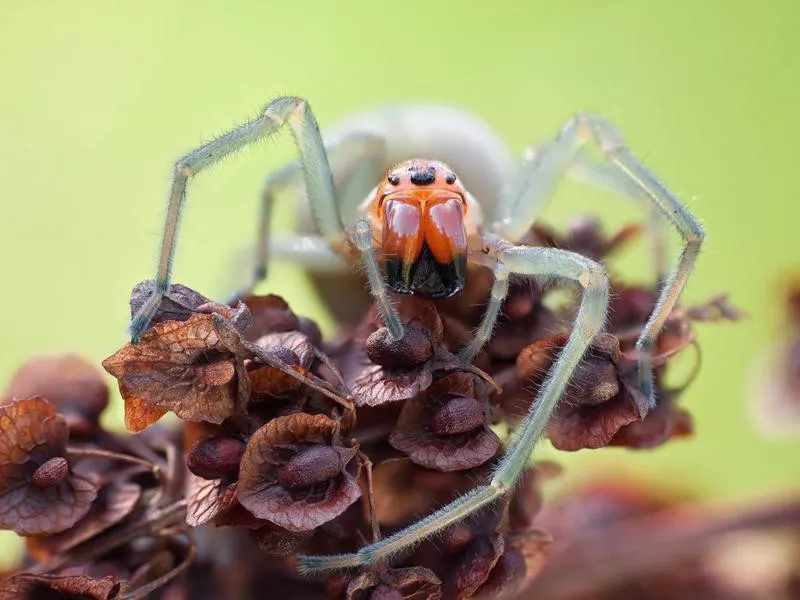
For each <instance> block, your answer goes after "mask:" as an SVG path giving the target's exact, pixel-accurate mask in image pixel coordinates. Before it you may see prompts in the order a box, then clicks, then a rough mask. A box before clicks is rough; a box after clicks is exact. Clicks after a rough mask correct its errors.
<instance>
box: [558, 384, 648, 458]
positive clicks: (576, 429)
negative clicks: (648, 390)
mask: <svg viewBox="0 0 800 600" xmlns="http://www.w3.org/2000/svg"><path fill="white" fill-rule="evenodd" d="M646 412H647V400H646V399H645V398H643V397H642V396H641V394H639V393H638V392H637V391H634V390H627V389H625V388H623V391H622V392H621V393H620V394H618V395H617V396H616V397H614V398H613V399H612V400H609V401H608V402H604V403H603V404H599V405H595V406H592V405H574V406H570V405H566V404H564V405H562V407H560V408H559V409H558V411H557V413H556V416H555V417H554V418H553V419H552V421H551V422H550V424H549V425H548V426H547V436H548V437H549V438H550V441H551V442H552V444H553V446H554V447H555V448H557V449H559V450H565V451H569V452H573V451H576V450H582V449H584V448H602V447H603V446H606V445H608V443H609V442H610V441H611V439H612V438H613V437H614V436H615V435H616V434H617V432H618V431H619V430H620V429H622V428H623V427H624V426H625V425H629V424H631V423H634V422H636V421H639V420H641V419H642V418H643V416H644V415H645V414H646Z"/></svg>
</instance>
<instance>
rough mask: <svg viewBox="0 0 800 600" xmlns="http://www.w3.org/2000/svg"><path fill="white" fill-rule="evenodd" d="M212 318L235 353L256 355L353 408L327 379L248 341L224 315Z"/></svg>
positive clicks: (221, 336)
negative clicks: (308, 373)
mask: <svg viewBox="0 0 800 600" xmlns="http://www.w3.org/2000/svg"><path fill="white" fill-rule="evenodd" d="M212 318H213V321H214V327H215V329H216V330H217V334H218V335H219V336H220V339H221V340H222V341H223V343H224V344H225V345H226V346H228V348H229V349H230V350H231V352H233V353H234V354H239V355H243V356H245V357H247V358H250V357H255V358H257V359H258V360H260V361H261V362H263V363H264V364H266V365H269V366H270V367H272V368H274V369H277V370H279V371H281V372H283V373H286V374H287V375H289V376H290V377H293V378H295V379H297V380H298V381H299V382H301V383H303V384H305V385H306V386H308V387H310V388H311V389H312V390H316V391H317V392H319V393H320V394H323V395H324V396H327V397H328V398H330V399H331V400H333V401H334V402H336V403H337V404H340V405H341V406H343V407H344V408H346V409H347V410H350V411H352V410H353V404H352V402H349V401H348V400H346V399H344V398H342V397H341V396H339V395H338V394H337V393H336V392H334V391H333V390H330V389H329V388H328V387H327V385H328V384H327V382H326V381H324V380H322V379H318V378H316V377H309V376H307V375H305V374H303V373H300V372H298V371H296V370H295V369H293V368H292V366H291V365H289V364H288V363H286V362H284V361H282V360H280V359H279V358H278V357H276V356H275V355H274V354H270V353H269V352H267V351H266V350H264V349H263V348H261V347H259V346H257V345H256V344H254V343H253V342H248V341H247V340H245V339H244V338H243V337H242V335H241V333H239V331H237V330H236V328H235V327H234V326H233V324H231V322H230V321H229V320H228V319H226V318H225V317H223V316H222V315H219V314H216V313H215V314H213V315H212ZM248 355H249V356H248Z"/></svg>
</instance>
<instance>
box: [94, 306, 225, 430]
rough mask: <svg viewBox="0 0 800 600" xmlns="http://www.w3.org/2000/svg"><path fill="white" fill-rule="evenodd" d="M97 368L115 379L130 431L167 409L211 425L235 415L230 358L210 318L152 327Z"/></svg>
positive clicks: (147, 422) (169, 322)
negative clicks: (136, 342)
mask: <svg viewBox="0 0 800 600" xmlns="http://www.w3.org/2000/svg"><path fill="white" fill-rule="evenodd" d="M103 366H104V367H105V369H106V370H107V371H108V372H109V373H111V374H112V375H114V376H115V377H116V378H117V379H118V380H119V387H120V392H121V393H122V396H123V398H124V399H125V405H126V424H127V425H128V426H129V428H130V429H133V430H134V431H138V430H141V429H143V428H144V427H146V426H147V425H149V424H150V423H152V422H153V419H154V418H155V417H156V416H160V415H159V412H160V413H161V414H164V412H165V411H168V410H171V411H173V412H174V413H175V414H176V415H177V416H178V417H180V418H181V419H184V420H187V421H206V422H209V423H214V424H219V423H222V421H224V420H225V419H226V418H228V417H230V416H232V415H233V414H234V413H235V411H236V399H237V386H236V382H235V381H234V373H235V368H234V367H235V360H234V358H233V357H232V355H231V353H230V352H228V350H227V349H226V348H225V346H224V345H223V344H222V343H221V342H220V339H219V337H218V335H217V334H216V332H215V330H214V327H213V325H212V316H211V315H205V314H194V315H192V316H191V317H190V318H189V319H188V320H187V321H184V322H177V321H168V322H165V323H161V324H159V325H156V326H154V327H152V328H150V329H149V330H147V331H146V332H145V333H144V334H143V335H142V339H141V341H140V343H139V344H136V345H133V344H127V345H126V346H125V347H123V348H122V349H121V350H119V351H118V352H117V353H116V354H114V355H113V356H111V357H109V358H107V359H106V360H105V361H103Z"/></svg>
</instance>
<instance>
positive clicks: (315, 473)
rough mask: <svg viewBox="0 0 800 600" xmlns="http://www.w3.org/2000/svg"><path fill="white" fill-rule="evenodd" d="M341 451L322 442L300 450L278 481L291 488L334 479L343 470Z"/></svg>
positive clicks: (286, 466)
mask: <svg viewBox="0 0 800 600" xmlns="http://www.w3.org/2000/svg"><path fill="white" fill-rule="evenodd" d="M343 467H344V465H343V464H342V458H341V456H340V455H339V453H338V452H337V451H336V450H335V449H333V448H331V447H330V446H325V445H322V444H315V445H313V446H308V447H307V448H304V449H302V450H300V451H299V452H298V453H297V454H295V455H294V456H293V457H292V458H291V460H289V462H287V463H286V464H285V465H284V466H283V467H282V468H281V469H280V471H279V473H278V483H280V484H281V485H282V486H283V487H285V488H288V489H290V490H296V489H300V488H307V487H311V486H312V485H314V484H317V483H322V482H325V481H328V480H329V479H332V478H333V477H335V476H336V475H338V474H339V472H340V471H341V470H342V468H343Z"/></svg>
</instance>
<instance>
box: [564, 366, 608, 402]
mask: <svg viewBox="0 0 800 600" xmlns="http://www.w3.org/2000/svg"><path fill="white" fill-rule="evenodd" d="M618 393H619V379H617V368H616V366H615V365H614V363H612V362H611V361H610V360H608V359H605V358H600V357H596V356H587V357H586V358H584V359H583V360H582V361H581V362H580V363H578V366H577V367H576V368H575V371H574V372H573V374H572V380H571V381H570V384H569V387H568V388H567V392H566V396H567V398H574V399H575V400H576V401H578V402H580V403H581V404H584V405H586V406H596V405H598V404H602V403H603V402H608V401H609V400H611V399H612V398H613V397H614V396H616V395H617V394H618Z"/></svg>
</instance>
